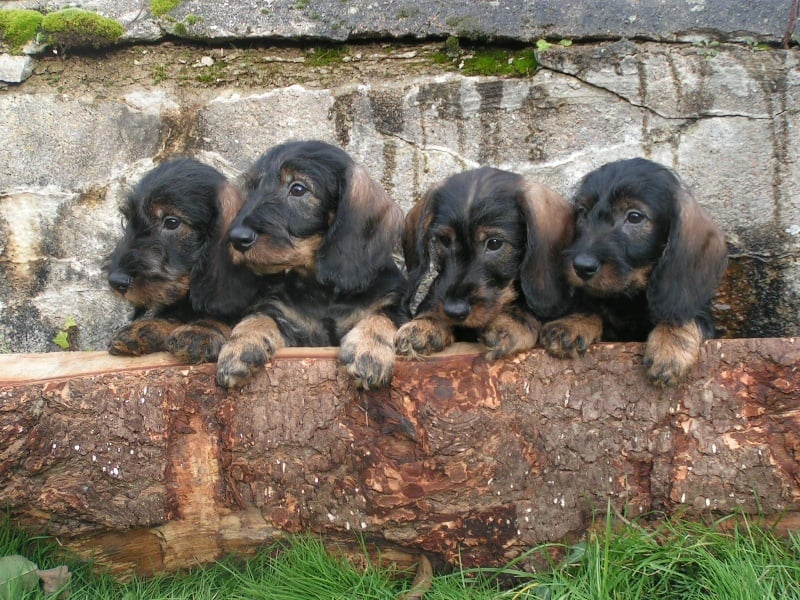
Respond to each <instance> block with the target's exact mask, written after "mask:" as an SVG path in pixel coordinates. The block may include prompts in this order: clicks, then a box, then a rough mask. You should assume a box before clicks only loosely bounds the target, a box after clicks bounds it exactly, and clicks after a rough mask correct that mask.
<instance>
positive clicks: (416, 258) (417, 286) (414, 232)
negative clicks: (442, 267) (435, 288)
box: [403, 186, 438, 315]
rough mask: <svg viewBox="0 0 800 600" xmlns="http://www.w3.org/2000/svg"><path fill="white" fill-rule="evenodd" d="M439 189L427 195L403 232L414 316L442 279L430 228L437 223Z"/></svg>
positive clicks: (423, 197) (419, 202)
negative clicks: (434, 201)
mask: <svg viewBox="0 0 800 600" xmlns="http://www.w3.org/2000/svg"><path fill="white" fill-rule="evenodd" d="M436 190H438V186H432V187H431V188H430V189H428V191H427V192H425V195H424V196H422V198H420V199H419V200H417V202H416V203H415V204H414V206H413V207H412V208H411V210H410V211H408V214H407V215H406V220H405V225H404V228H403V256H404V258H405V261H406V269H407V270H408V283H409V286H408V301H409V305H408V307H409V310H410V311H411V314H412V315H414V314H416V312H417V308H419V305H420V304H421V303H422V301H423V300H425V297H426V296H427V295H428V292H429V291H430V289H431V286H432V285H433V281H434V280H435V279H436V276H437V275H438V272H437V268H438V267H437V265H434V264H431V259H432V258H433V256H432V254H431V249H430V243H431V239H430V233H429V232H430V227H431V223H432V222H433V214H434V211H433V206H432V198H433V197H434V195H435V193H436Z"/></svg>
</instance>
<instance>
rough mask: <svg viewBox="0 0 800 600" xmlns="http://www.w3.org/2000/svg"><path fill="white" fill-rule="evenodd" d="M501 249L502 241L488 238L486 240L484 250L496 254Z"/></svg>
mask: <svg viewBox="0 0 800 600" xmlns="http://www.w3.org/2000/svg"><path fill="white" fill-rule="evenodd" d="M502 247H503V240H501V239H498V238H489V239H488V240H486V249H487V250H488V251H489V252H496V251H497V250H500V248H502Z"/></svg>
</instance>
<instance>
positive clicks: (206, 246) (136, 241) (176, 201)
mask: <svg viewBox="0 0 800 600" xmlns="http://www.w3.org/2000/svg"><path fill="white" fill-rule="evenodd" d="M241 205H242V199H241V196H240V194H239V193H238V191H237V190H236V188H234V187H233V186H232V185H231V184H230V183H229V182H228V181H227V180H226V178H225V176H224V175H223V174H222V173H220V172H219V171H217V170H216V169H214V168H213V167H211V166H209V165H206V164H203V163H201V162H199V161H197V160H194V159H191V158H177V159H173V160H170V161H168V162H165V163H163V164H161V165H159V166H157V167H156V168H154V169H152V170H151V171H150V172H148V173H147V174H146V175H145V176H144V177H143V178H142V179H141V181H139V183H138V184H137V185H136V186H135V187H134V188H133V189H132V190H131V192H130V194H129V195H128V197H127V198H126V200H125V203H124V205H123V207H122V214H123V217H124V220H125V226H124V235H123V237H122V239H121V240H120V241H119V243H118V244H117V246H116V248H115V249H114V251H113V253H112V254H111V256H110V258H109V260H108V264H107V265H106V269H107V271H108V281H109V285H110V286H111V288H112V290H113V291H115V292H116V293H118V294H120V295H121V296H122V297H123V298H125V299H126V300H127V301H128V302H130V303H131V304H132V305H133V306H134V307H135V312H134V319H135V320H134V321H133V322H132V323H131V324H129V325H127V326H125V327H123V328H122V329H120V330H119V331H117V332H116V333H115V334H114V336H113V337H112V339H111V341H110V344H109V352H110V353H112V354H123V355H140V354H147V353H150V352H158V351H162V350H168V351H170V352H172V353H173V354H175V355H176V356H178V357H180V358H182V359H184V360H186V361H189V362H204V361H214V360H216V357H217V353H218V352H219V349H220V348H221V347H222V344H223V343H224V341H225V340H226V339H227V337H228V335H229V334H230V326H231V325H233V324H234V323H235V322H236V321H237V320H238V319H239V318H240V317H241V316H242V315H243V314H244V311H245V309H246V307H247V304H248V301H249V300H251V299H252V297H253V296H254V295H255V291H256V289H255V287H256V282H257V278H256V277H255V276H254V275H253V274H252V273H251V272H250V271H249V270H247V269H245V268H244V267H239V266H236V265H234V264H233V261H232V260H231V257H230V254H229V253H228V251H227V245H226V244H225V242H224V235H225V232H226V231H227V228H228V225H229V224H230V221H231V219H232V218H233V215H235V214H236V212H238V209H239V207H240V206H241ZM248 290H252V292H249V291H248Z"/></svg>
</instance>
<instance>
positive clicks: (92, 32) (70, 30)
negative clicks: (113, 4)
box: [41, 8, 125, 49]
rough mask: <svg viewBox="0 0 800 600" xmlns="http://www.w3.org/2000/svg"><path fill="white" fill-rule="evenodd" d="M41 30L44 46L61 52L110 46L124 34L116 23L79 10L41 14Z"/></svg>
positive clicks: (122, 29)
mask: <svg viewBox="0 0 800 600" xmlns="http://www.w3.org/2000/svg"><path fill="white" fill-rule="evenodd" d="M41 28H42V32H43V33H44V34H45V36H46V37H47V41H48V43H51V44H54V45H55V46H58V47H59V48H62V49H67V48H86V47H91V48H104V47H106V46H112V45H113V44H115V43H116V42H117V41H118V40H119V38H120V37H122V34H123V33H125V28H124V27H123V26H122V24H121V23H120V22H119V21H116V20H114V19H108V18H106V17H102V16H100V15H98V14H97V13H93V12H90V11H88V10H81V9H79V8H65V9H63V10H58V11H56V12H53V13H50V14H48V15H45V16H44V18H43V19H42V25H41Z"/></svg>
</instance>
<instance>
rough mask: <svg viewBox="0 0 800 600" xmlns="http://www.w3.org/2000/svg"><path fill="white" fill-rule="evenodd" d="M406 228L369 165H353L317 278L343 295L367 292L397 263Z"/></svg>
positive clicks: (320, 258) (320, 257)
mask: <svg viewBox="0 0 800 600" xmlns="http://www.w3.org/2000/svg"><path fill="white" fill-rule="evenodd" d="M402 226H403V211H402V209H401V208H400V206H398V205H397V204H395V203H394V202H392V200H391V199H390V198H389V196H388V195H387V194H386V192H385V191H384V190H383V188H382V187H381V186H380V185H378V183H377V182H375V180H373V179H372V178H371V177H370V176H369V174H368V173H367V170H366V169H364V167H362V166H360V165H355V166H353V167H352V168H351V169H349V171H348V177H347V180H346V183H345V186H344V190H343V192H342V196H341V198H340V199H339V204H338V206H337V207H336V215H335V216H334V219H333V223H331V225H330V227H329V228H328V231H327V233H326V234H325V238H324V239H323V240H322V244H321V245H320V247H319V250H318V251H317V258H316V267H317V280H318V281H320V282H321V283H331V284H333V285H334V286H335V288H336V290H337V291H338V292H351V293H355V292H360V291H363V290H364V289H366V288H367V287H369V285H370V284H371V283H372V281H373V280H374V279H375V276H376V275H377V273H378V271H379V270H380V269H382V268H383V267H384V266H386V263H387V262H389V261H391V260H392V251H393V250H394V246H395V243H396V242H397V241H398V239H399V238H400V232H401V229H402Z"/></svg>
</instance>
